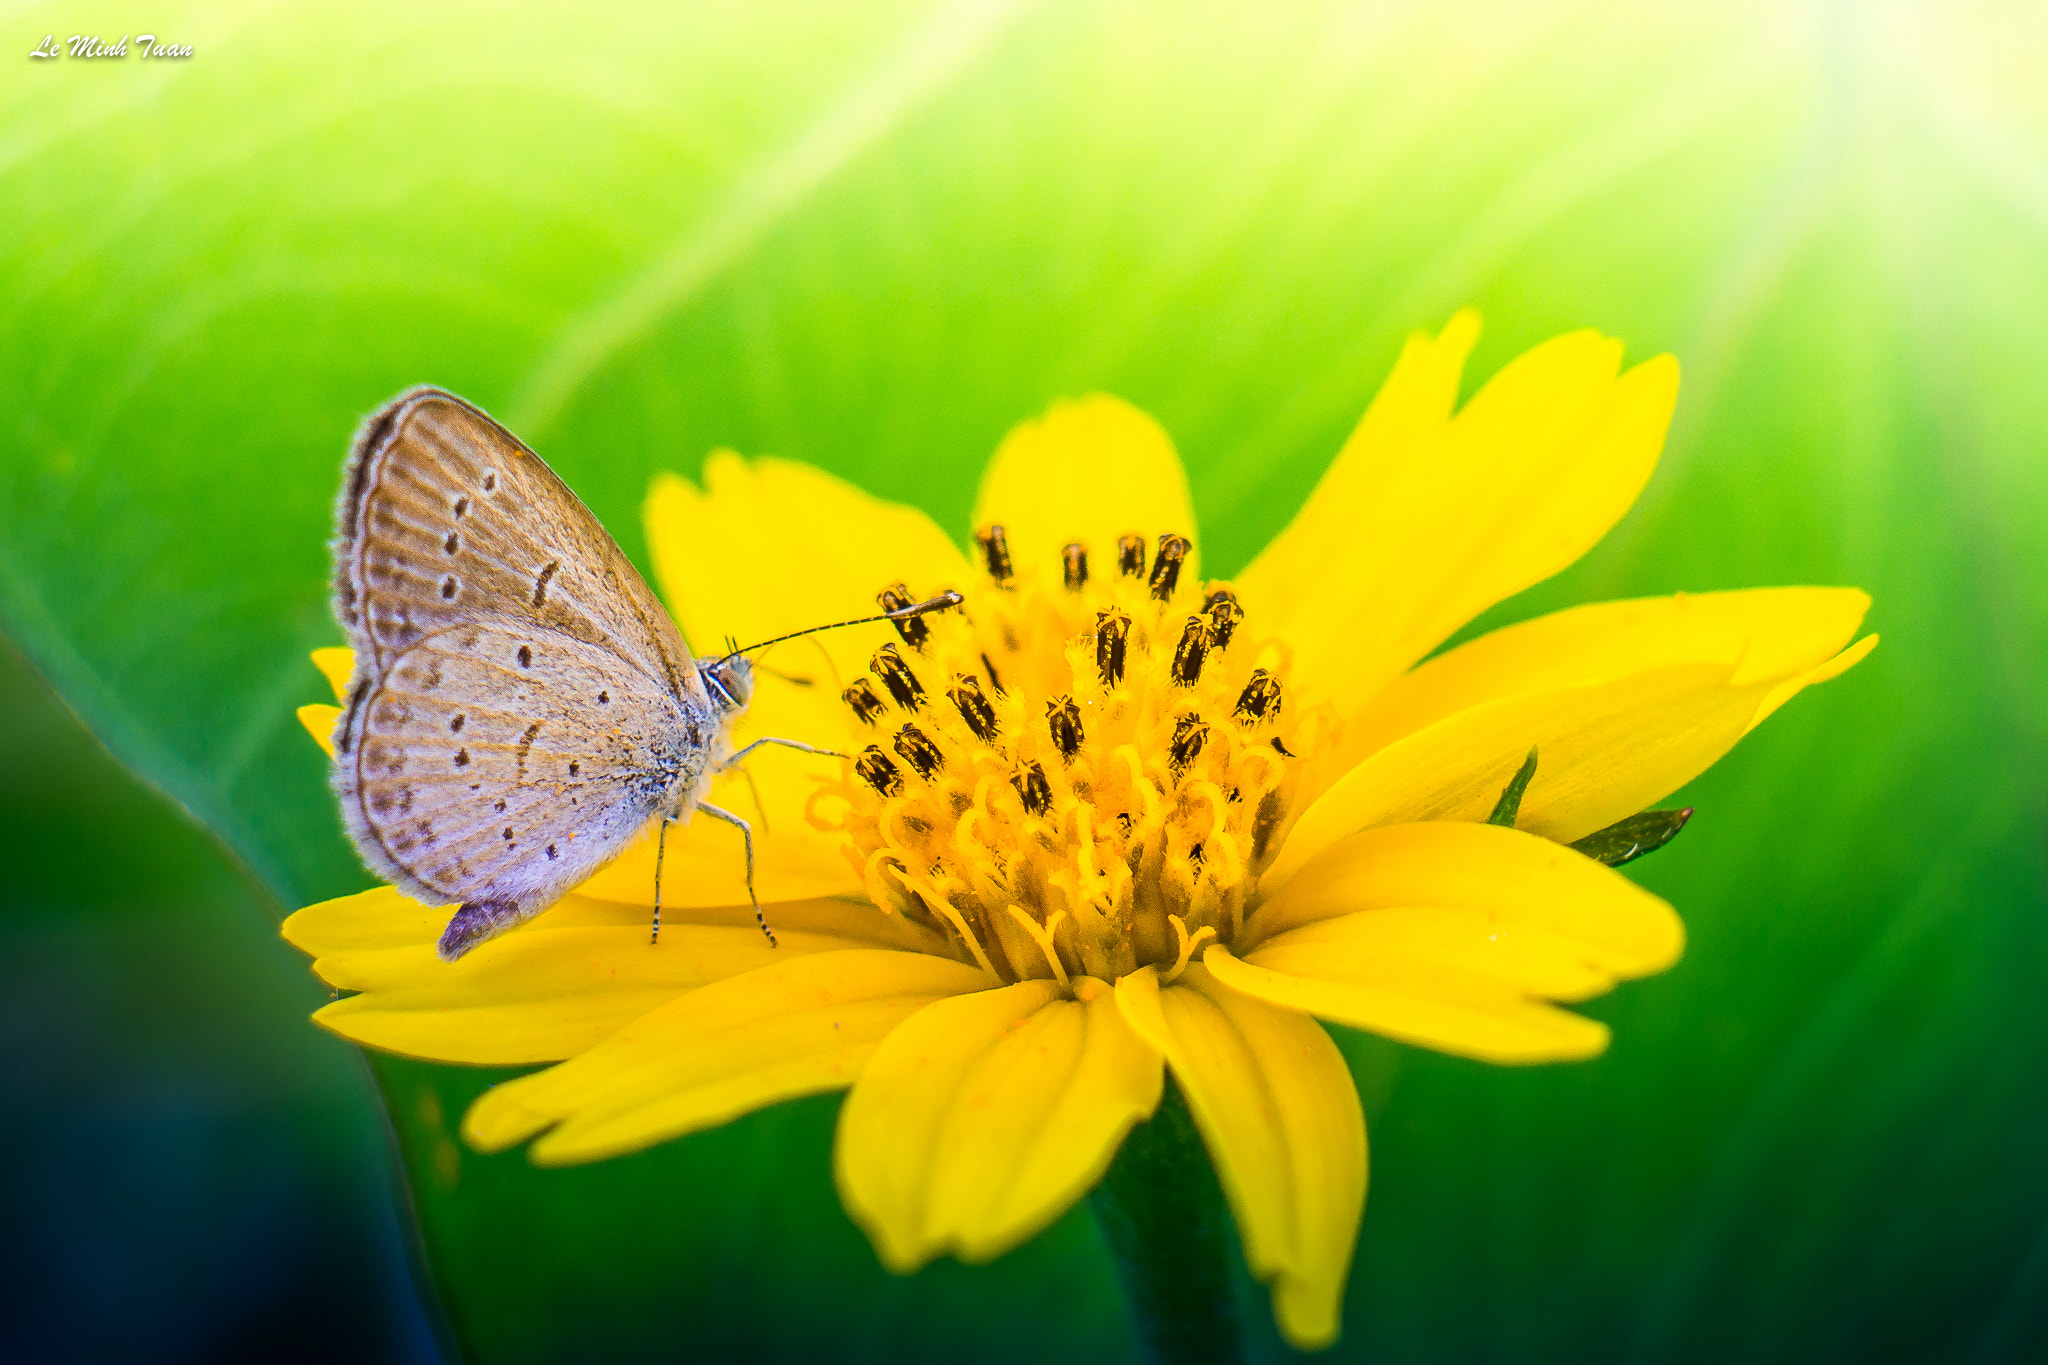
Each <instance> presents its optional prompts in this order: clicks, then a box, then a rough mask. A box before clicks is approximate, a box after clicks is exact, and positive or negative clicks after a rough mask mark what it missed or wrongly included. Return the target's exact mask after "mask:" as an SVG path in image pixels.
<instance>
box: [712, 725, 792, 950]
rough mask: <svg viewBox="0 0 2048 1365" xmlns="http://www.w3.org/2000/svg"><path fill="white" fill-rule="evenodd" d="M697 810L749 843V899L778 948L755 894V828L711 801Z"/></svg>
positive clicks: (769, 944) (756, 918) (755, 913)
mask: <svg viewBox="0 0 2048 1365" xmlns="http://www.w3.org/2000/svg"><path fill="white" fill-rule="evenodd" d="M748 747H749V748H751V747H753V746H751V745H749V746H748ZM697 809H698V810H700V811H702V812H704V814H706V815H708V816H710V817H711V818H712V819H714V820H723V821H725V823H727V824H728V825H738V826H739V827H740V834H741V835H742V836H743V837H744V838H745V839H746V841H747V899H748V900H750V901H752V902H753V903H754V922H755V923H756V924H758V925H760V926H761V932H762V933H764V934H766V935H768V946H769V947H771V948H773V947H776V946H778V945H777V944H776V942H775V931H774V930H773V929H770V928H769V927H768V917H767V916H766V915H764V914H762V913H761V898H760V897H759V896H757V895H755V894H754V827H753V826H752V825H750V824H748V823H747V822H746V821H745V820H742V819H740V817H739V816H737V815H734V814H733V813H732V812H731V811H729V810H726V809H725V808H724V807H722V806H714V805H712V804H711V803H710V802H709V801H699V802H698V803H697Z"/></svg>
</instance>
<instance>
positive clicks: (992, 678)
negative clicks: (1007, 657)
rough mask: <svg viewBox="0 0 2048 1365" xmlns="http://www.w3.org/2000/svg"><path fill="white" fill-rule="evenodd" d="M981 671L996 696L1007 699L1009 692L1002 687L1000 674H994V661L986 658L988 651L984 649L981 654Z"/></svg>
mask: <svg viewBox="0 0 2048 1365" xmlns="http://www.w3.org/2000/svg"><path fill="white" fill-rule="evenodd" d="M981 669H982V672H984V673H986V674H988V685H989V686H990V687H993V688H994V689H995V690H996V695H997V696H999V697H1007V696H1009V695H1010V693H1009V690H1008V689H1007V688H1005V687H1004V686H1003V676H1002V674H1000V673H998V672H996V665H995V661H994V660H993V659H990V658H989V657H988V651H987V650H985V649H984V650H983V651H982V652H981Z"/></svg>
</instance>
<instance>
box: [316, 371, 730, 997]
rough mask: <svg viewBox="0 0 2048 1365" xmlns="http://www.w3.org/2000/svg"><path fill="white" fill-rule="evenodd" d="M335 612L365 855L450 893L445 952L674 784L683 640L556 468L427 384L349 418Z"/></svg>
mask: <svg viewBox="0 0 2048 1365" xmlns="http://www.w3.org/2000/svg"><path fill="white" fill-rule="evenodd" d="M337 521H338V525H339V529H338V534H337V537H336V542H335V615H336V616H337V618H339V620H340V621H341V623H342V626H343V628H344V629H345V630H346V631H347V633H348V639H349V644H350V645H351V646H352V647H353V648H354V650H355V655H356V668H355V676H354V677H353V678H352V679H351V680H350V684H349V694H348V704H347V709H346V711H345V713H344V717H343V721H342V724H341V726H340V728H339V730H338V733H337V735H336V740H335V758H336V761H335V768H334V786H335V792H336V794H337V796H339V798H340V800H341V807H342V816H343V821H344V823H345V824H346V826H347V828H348V831H349V834H350V837H351V838H352V839H353V840H354V842H355V844H356V847H357V849H358V851H359V852H360V853H361V854H362V856H363V858H364V861H365V862H366V863H368V865H369V866H370V868H371V869H372V870H373V871H375V872H377V873H378V874H380V875H381V876H383V877H385V878H387V879H388V880H390V881H391V882H392V884H393V885H395V886H397V887H398V888H399V889H400V890H401V891H404V892H405V893H406V894H407V895H410V896H413V897H415V898H417V899H419V900H422V901H425V902H427V903H429V904H446V903H449V902H456V901H459V902H462V903H463V904H462V909H461V910H460V911H459V912H458V913H457V915H456V917H455V920H454V921H453V922H452V923H451V924H450V926H449V930H448V933H447V935H446V936H444V938H443V940H442V945H441V948H442V955H443V956H444V957H449V958H453V957H456V956H459V955H460V954H461V953H462V952H464V951H467V949H468V948H469V947H471V946H473V945H474V944H475V943H478V942H481V941H482V940H483V939H485V938H488V937H491V936H493V935H494V934H497V933H501V932H503V931H504V930H505V929H508V928H511V927H512V926H513V925H515V924H517V923H519V922H520V921H522V920H524V919H527V918H530V917H531V916H533V915H535V914H538V913H539V912H540V911H542V910H544V909H546V908H547V906H548V905H550V904H552V903H553V902H554V901H555V900H556V899H558V898H559V897H560V896H561V895H562V893H563V892H565V891H567V890H568V889H569V888H571V887H573V886H575V885H576V884H578V883H579V882H581V881H582V880H583V879H584V878H586V877H588V876H589V875H590V874H591V873H592V872H595V871H596V870H597V869H598V868H599V867H601V866H603V865H604V864H605V863H606V862H608V861H610V859H611V858H612V857H614V856H616V855H617V853H618V852H619V851H620V850H621V849H623V848H624V847H625V845H626V844H627V843H628V842H629V841H630V840H631V839H632V838H633V836H634V835H635V833H637V832H638V831H639V829H640V828H641V827H642V826H644V825H645V824H646V822H647V820H648V819H649V818H651V817H652V816H653V815H655V814H656V813H658V812H660V811H661V810H663V809H665V808H666V807H667V806H669V805H671V804H673V798H674V795H675V793H677V792H678V791H680V792H683V793H693V792H694V791H695V790H696V789H697V787H698V786H699V785H700V783H701V780H702V777H703V769H704V765H705V762H706V752H707V748H708V741H709V740H710V739H711V738H712V736H711V735H710V734H708V733H707V731H708V729H709V722H708V720H707V717H709V716H710V715H712V714H713V710H712V707H711V706H710V703H709V700H708V698H707V697H706V696H705V693H704V690H703V684H702V682H701V680H700V679H699V677H698V674H697V670H696V668H695V666H694V665H693V663H692V661H691V658H690V653H689V650H688V649H687V648H686V647H685V646H684V644H683V642H682V639H681V637H680V635H678V634H677V632H676V629H675V626H674V624H673V622H671V621H670V619H669V617H668V614H667V613H666V612H665V611H663V610H662V608H661V606H660V604H659V603H658V602H657V601H656V600H655V598H654V595H653V593H651V592H650V591H648V589H647V585H646V583H645V582H644V581H643V580H642V579H641V577H640V575H639V573H638V572H637V571H636V570H635V569H634V568H633V566H632V564H631V562H630V561H628V560H627V559H626V557H625V555H624V554H623V553H622V552H621V551H620V550H619V548H618V546H617V545H616V544H615V543H613V541H612V539H611V537H610V536H609V535H607V534H606V533H605V531H604V528H603V527H602V526H601V525H599V523H598V521H597V518H596V517H595V516H593V515H592V514H591V512H590V510H589V509H588V508H586V507H585V506H584V505H583V503H582V501H581V500H580V499H578V498H577V497H576V495H575V494H574V493H573V492H571V491H570V489H569V487H568V486H567V485H566V484H564V483H563V482H562V481H561V479H560V478H558V477H556V475H555V473H554V471H553V470H551V469H549V468H548V467H547V465H546V464H545V463H544V462H543V461H542V460H541V459H540V457H539V456H538V455H536V454H534V453H533V452H532V451H531V450H529V449H527V448H526V447H525V446H524V445H522V444H521V443H520V442H519V441H518V440H517V439H516V438H514V437H513V436H512V434H511V433H510V432H508V431H506V430H505V429H504V428H503V427H501V426H499V425H498V424H497V423H496V422H493V421H492V420H491V419H490V418H489V417H487V416H485V415H484V413H483V412H481V411H480V410H478V409H477V408H475V407H473V406H472V405H470V404H468V403H466V402H464V401H463V400H462V399H460V398H457V397H455V396H454V395H453V394H449V393H446V392H444V391H442V390H439V389H415V390H412V391H410V392H408V393H405V394H402V395H400V396H399V397H398V398H397V399H395V400H393V401H392V402H391V403H389V404H387V405H386V406H385V407H384V408H383V409H381V410H380V411H379V412H378V413H377V414H376V415H375V416H373V417H372V418H371V419H370V420H369V421H368V422H367V423H365V424H364V426H363V429H362V430H361V432H359V433H358V435H357V438H356V442H355V446H354V448H353V450H352V451H351V453H350V457H349V463H348V467H347V473H346V477H345V479H344V482H343V487H342V496H341V503H340V507H339V509H338V515H337Z"/></svg>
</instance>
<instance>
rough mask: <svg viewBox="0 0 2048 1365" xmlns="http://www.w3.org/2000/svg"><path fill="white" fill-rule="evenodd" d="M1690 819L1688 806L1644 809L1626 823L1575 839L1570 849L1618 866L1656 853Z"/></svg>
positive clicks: (1675, 836) (1610, 826)
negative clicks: (1682, 807)
mask: <svg viewBox="0 0 2048 1365" xmlns="http://www.w3.org/2000/svg"><path fill="white" fill-rule="evenodd" d="M1690 819H1692V807H1691V806H1687V807H1686V808H1685V809H1683V810H1646V811H1642V812H1640V813H1639V814H1636V815H1631V816H1629V817H1628V819H1626V820H1616V821H1615V822H1614V823H1613V824H1611V825H1609V826H1608V827H1607V828H1606V829H1596V830H1594V831H1593V832H1592V833H1591V834H1588V835H1587V836H1586V837H1585V838H1583V839H1574V840H1573V841H1572V847H1573V848H1575V849H1577V850H1578V851H1579V852H1581V853H1583V854H1585V855H1586V856H1587V857H1588V858H1597V859H1599V860H1600V861H1601V862H1603V863H1606V864H1607V865H1608V866H1609V867H1620V866H1621V865H1622V864H1623V863H1632V862H1634V861H1635V860H1636V859H1638V858H1640V857H1642V856H1644V855H1645V854H1649V853H1655V852H1656V851H1657V850H1658V849H1660V848H1662V847H1664V845H1666V844H1668V843H1670V842H1671V841H1672V840H1673V839H1676V838H1677V837H1678V831H1680V830H1682V829H1684V828H1685V822H1686V821H1688V820H1690Z"/></svg>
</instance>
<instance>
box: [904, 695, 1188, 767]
mask: <svg viewBox="0 0 2048 1365" xmlns="http://www.w3.org/2000/svg"><path fill="white" fill-rule="evenodd" d="M903 728H904V729H906V730H907V729H909V728H910V727H909V726H907V725H906V726H904V727H903ZM1208 742H1209V722H1208V721H1206V720H1203V719H1202V718H1201V717H1200V716H1198V715H1196V714H1195V713H1194V712H1193V711H1185V712H1182V713H1181V714H1180V715H1179V716H1177V717H1176V718H1175V719H1174V722H1173V738H1172V739H1171V740H1169V741H1167V746H1166V766H1167V767H1168V768H1169V769H1171V770H1172V772H1173V775H1174V776H1175V777H1179V776H1180V775H1181V774H1182V773H1185V772H1186V771H1187V770H1188V767H1189V765H1190V764H1192V763H1193V762H1194V761H1195V760H1196V759H1197V758H1200V757H1201V756H1202V746H1203V745H1205V744H1207V743H1208Z"/></svg>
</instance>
